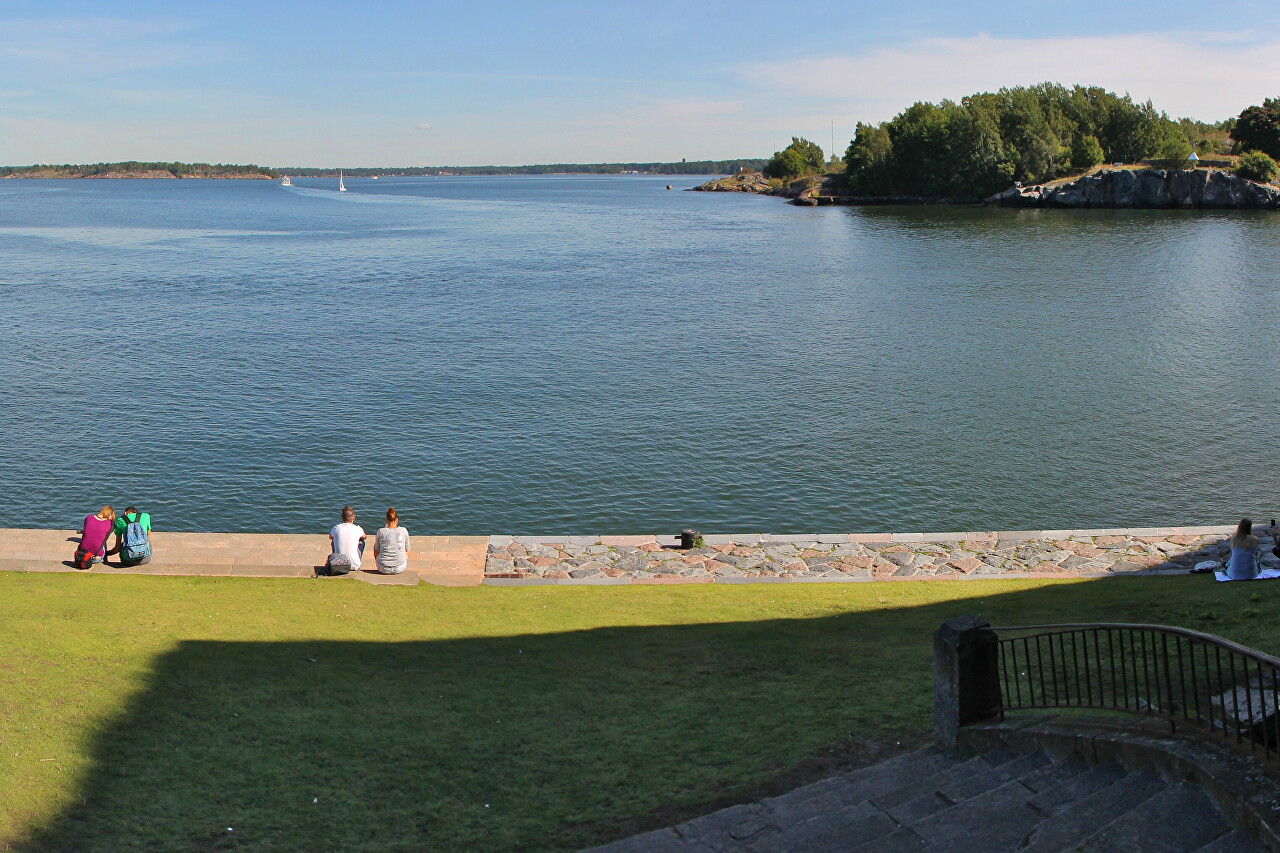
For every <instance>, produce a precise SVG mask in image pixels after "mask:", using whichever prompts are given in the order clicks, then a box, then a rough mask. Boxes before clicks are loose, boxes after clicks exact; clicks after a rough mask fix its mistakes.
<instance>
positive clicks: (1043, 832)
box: [1020, 765, 1169, 853]
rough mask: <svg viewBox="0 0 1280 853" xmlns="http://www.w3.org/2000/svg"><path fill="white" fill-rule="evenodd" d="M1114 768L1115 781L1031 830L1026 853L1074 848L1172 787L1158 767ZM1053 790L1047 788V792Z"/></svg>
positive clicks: (1023, 849)
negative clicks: (1152, 768)
mask: <svg viewBox="0 0 1280 853" xmlns="http://www.w3.org/2000/svg"><path fill="white" fill-rule="evenodd" d="M1103 766H1108V765H1103ZM1110 766H1114V765H1110ZM1093 769H1094V770H1098V769H1100V768H1093ZM1113 772H1118V773H1119V776H1118V777H1117V778H1116V779H1115V781H1114V782H1112V783H1111V784H1109V785H1107V786H1106V787H1103V788H1100V789H1098V790H1096V791H1094V792H1093V793H1091V794H1089V795H1087V796H1085V797H1082V798H1080V799H1078V800H1076V801H1075V802H1073V803H1072V804H1071V805H1069V806H1067V807H1066V808H1064V809H1060V810H1058V811H1057V812H1055V813H1053V814H1052V816H1051V817H1049V818H1047V819H1045V820H1044V821H1042V822H1041V823H1040V825H1039V826H1037V827H1035V828H1034V829H1033V830H1032V831H1031V832H1030V833H1028V835H1027V837H1026V838H1025V840H1024V844H1023V845H1022V847H1021V848H1020V850H1021V851H1022V853H1057V851H1059V850H1063V849H1067V848H1070V847H1071V845H1073V844H1076V843H1078V842H1080V841H1082V840H1083V839H1085V838H1087V837H1088V836H1089V835H1090V834H1091V833H1093V832H1094V831H1096V830H1097V828H1098V827H1099V826H1101V825H1103V824H1106V823H1109V822H1111V821H1113V820H1115V819H1116V818H1117V817H1120V816H1121V815H1123V814H1124V813H1125V812H1128V811H1130V810H1131V809H1134V808H1136V807H1137V806H1139V805H1141V804H1142V803H1144V802H1146V801H1147V800H1149V799H1151V798H1152V797H1154V796H1155V795H1156V794H1158V793H1160V792H1161V791H1163V790H1166V789H1167V788H1168V787H1169V785H1168V783H1167V782H1165V781H1164V780H1163V779H1161V778H1160V776H1159V774H1157V773H1156V772H1155V771H1154V770H1140V771H1138V772H1136V773H1129V774H1126V773H1125V772H1124V771H1123V770H1121V769H1120V768H1119V767H1116V768H1115V771H1113ZM1088 775H1089V774H1083V775H1082V776H1077V777H1076V779H1074V780H1070V781H1068V782H1066V783H1064V785H1071V784H1072V783H1073V782H1076V781H1077V780H1083V777H1084V776H1088ZM1051 793H1052V792H1049V791H1046V792H1045V794H1046V795H1047V794H1051ZM1038 802H1039V801H1038Z"/></svg>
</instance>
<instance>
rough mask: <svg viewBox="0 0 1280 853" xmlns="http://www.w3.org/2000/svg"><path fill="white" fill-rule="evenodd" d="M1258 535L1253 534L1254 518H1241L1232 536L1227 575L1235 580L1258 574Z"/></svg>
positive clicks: (1253, 576)
mask: <svg viewBox="0 0 1280 853" xmlns="http://www.w3.org/2000/svg"><path fill="white" fill-rule="evenodd" d="M1258 545H1259V542H1258V537H1257V536H1254V535H1253V520H1252V519H1249V518H1242V519H1240V525H1239V526H1238V527H1236V533H1235V535H1234V536H1232V537H1231V558H1230V559H1229V560H1228V561H1227V577H1229V578H1231V580H1233V581H1247V580H1253V579H1254V578H1256V577H1257V576H1258V572H1259V567H1258Z"/></svg>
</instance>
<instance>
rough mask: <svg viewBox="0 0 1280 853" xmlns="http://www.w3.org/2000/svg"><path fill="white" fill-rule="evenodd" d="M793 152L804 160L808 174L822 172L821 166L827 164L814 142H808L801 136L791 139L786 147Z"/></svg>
mask: <svg viewBox="0 0 1280 853" xmlns="http://www.w3.org/2000/svg"><path fill="white" fill-rule="evenodd" d="M787 147H788V148H790V149H791V150H793V151H795V152H796V153H797V154H799V155H800V156H801V157H802V158H803V159H804V165H805V169H806V170H807V171H810V172H820V171H822V166H823V164H824V163H826V162H827V158H826V156H825V155H824V154H823V153H822V149H821V148H819V147H818V144H817V143H816V142H810V141H809V140H807V139H805V138H804V137H803V136H793V137H791V144H790V145H788V146H787Z"/></svg>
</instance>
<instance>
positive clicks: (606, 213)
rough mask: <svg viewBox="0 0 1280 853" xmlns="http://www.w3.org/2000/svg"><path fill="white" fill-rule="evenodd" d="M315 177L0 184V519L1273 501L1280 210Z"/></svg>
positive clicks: (214, 526)
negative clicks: (936, 203)
mask: <svg viewBox="0 0 1280 853" xmlns="http://www.w3.org/2000/svg"><path fill="white" fill-rule="evenodd" d="M297 183H298V184H299V186H298V187H296V188H294V189H286V188H282V187H280V186H277V185H276V184H274V183H268V182H252V181H0V296H2V297H3V298H0V329H3V345H2V348H0V387H3V389H4V396H3V400H4V402H3V403H2V404H0V447H3V451H0V514H2V516H3V519H4V521H3V523H2V524H0V526H54V525H56V526H71V525H73V524H75V523H76V522H77V521H78V519H79V518H81V517H83V514H84V513H85V512H86V511H87V510H90V509H93V508H95V507H96V506H98V505H100V504H102V503H104V502H110V503H113V504H115V505H116V506H117V507H120V506H122V505H124V504H128V503H134V504H137V505H138V506H140V507H143V508H145V509H149V510H150V511H151V512H152V514H153V515H154V517H155V520H156V525H157V527H158V528H162V529H163V528H167V529H182V530H250V531H266V530H282V531H292V532H303V531H319V530H323V529H326V528H327V526H328V525H329V524H330V523H332V521H333V519H334V515H335V514H336V511H337V509H338V508H339V507H341V505H342V504H343V503H347V502H350V503H352V504H354V505H355V506H356V507H357V509H358V510H359V511H360V513H361V518H360V520H362V521H364V522H366V523H367V524H368V525H369V526H376V524H375V522H376V519H377V517H379V516H380V514H381V512H382V510H383V509H385V508H386V506H387V505H388V504H393V505H395V506H396V507H397V508H398V509H399V510H400V514H401V517H402V518H403V519H405V521H406V524H407V526H408V527H409V528H410V529H411V530H413V531H415V532H421V533H427V532H452V533H494V532H514V533H542V532H555V533H560V532H580V533H588V532H651V531H659V532H667V531H671V532H674V531H676V530H678V529H679V528H680V527H682V526H686V525H693V526H696V527H698V528H699V529H701V530H704V531H707V532H725V531H735V532H737V531H773V532H819V531H822V532H827V531H864V530H866V531H885V530H966V529H1022V528H1041V527H1058V526H1068V525H1069V526H1077V525H1082V526H1116V525H1139V524H1155V523H1161V524H1163V523H1208V522H1226V521H1231V520H1233V519H1234V518H1235V517H1238V516H1239V515H1240V514H1241V513H1242V512H1250V513H1255V514H1257V515H1260V516H1265V517H1269V516H1270V515H1271V514H1275V515H1280V495H1278V494H1277V490H1276V485H1277V484H1276V472H1275V470H1274V469H1273V468H1271V467H1270V466H1269V465H1268V464H1266V460H1267V458H1268V457H1270V456H1272V455H1273V448H1276V446H1277V438H1278V437H1280V426H1278V425H1277V418H1278V417H1280V311H1277V309H1278V308H1280V302H1278V301H1277V299H1276V297H1277V292H1278V291H1280V215H1276V214H1266V213H1188V212H1165V211H1094V212H1079V211H1077V212H1059V211H1010V210H982V209H970V208H879V209H844V208H812V209H804V208H795V207H791V206H788V205H785V204H783V203H781V202H780V201H778V200H776V199H769V198H758V197H755V196H746V195H730V194H703V193H685V192H678V191H670V192H669V191H667V190H665V189H664V186H665V185H666V184H668V183H671V184H674V186H675V189H676V190H680V189H684V188H686V187H689V186H693V185H694V184H696V183H698V181H697V180H694V179H688V178H649V177H565V176H548V177H468V178H463V177H455V178H437V179H431V178H384V179H382V180H379V181H371V180H368V179H351V180H349V181H348V186H349V187H350V190H351V191H350V192H347V193H344V194H341V195H339V194H338V193H337V192H335V191H334V190H335V186H334V182H333V181H329V180H318V179H317V180H306V179H304V180H299V181H298V182H297ZM1274 455H1276V456H1277V457H1280V451H1277V452H1276V453H1275V454H1274Z"/></svg>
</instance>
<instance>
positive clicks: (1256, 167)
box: [1236, 151, 1280, 184]
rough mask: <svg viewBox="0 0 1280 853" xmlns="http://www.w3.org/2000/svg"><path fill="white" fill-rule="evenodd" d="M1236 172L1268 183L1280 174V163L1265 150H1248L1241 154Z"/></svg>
mask: <svg viewBox="0 0 1280 853" xmlns="http://www.w3.org/2000/svg"><path fill="white" fill-rule="evenodd" d="M1236 174H1237V175H1239V176H1240V177H1242V178H1246V179H1248V180H1250V181H1260V182H1261V183H1264V184H1268V183H1271V182H1272V181H1274V180H1275V179H1276V175H1277V174H1280V164H1277V163H1276V161H1275V160H1272V159H1271V157H1270V156H1268V155H1267V153H1266V152H1265V151H1246V152H1245V153H1244V154H1242V155H1241V156H1240V163H1239V164H1238V165H1237V166H1236Z"/></svg>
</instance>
